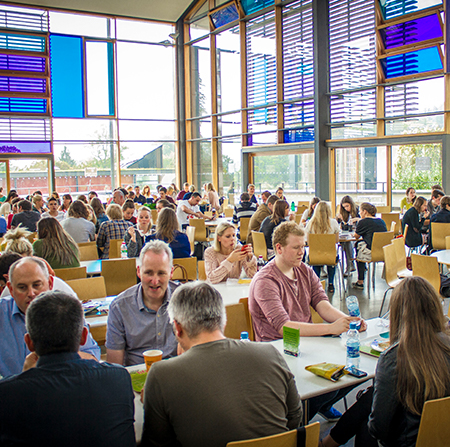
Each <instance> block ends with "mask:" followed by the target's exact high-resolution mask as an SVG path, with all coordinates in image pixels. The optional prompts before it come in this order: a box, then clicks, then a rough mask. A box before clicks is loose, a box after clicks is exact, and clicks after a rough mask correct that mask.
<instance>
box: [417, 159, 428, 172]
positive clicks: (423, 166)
mask: <svg viewBox="0 0 450 447" xmlns="http://www.w3.org/2000/svg"><path fill="white" fill-rule="evenodd" d="M430 169H431V158H430V157H416V171H429V170H430Z"/></svg>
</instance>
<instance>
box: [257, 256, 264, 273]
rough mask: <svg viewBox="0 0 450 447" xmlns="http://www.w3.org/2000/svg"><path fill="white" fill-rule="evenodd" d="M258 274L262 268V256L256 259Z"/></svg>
mask: <svg viewBox="0 0 450 447" xmlns="http://www.w3.org/2000/svg"><path fill="white" fill-rule="evenodd" d="M257 267H258V272H259V271H260V270H261V269H262V268H263V267H264V258H263V257H262V256H259V257H258V264H257Z"/></svg>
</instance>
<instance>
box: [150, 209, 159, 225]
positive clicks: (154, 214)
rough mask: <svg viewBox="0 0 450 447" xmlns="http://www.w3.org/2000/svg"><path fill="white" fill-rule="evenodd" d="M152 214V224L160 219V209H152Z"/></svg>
mask: <svg viewBox="0 0 450 447" xmlns="http://www.w3.org/2000/svg"><path fill="white" fill-rule="evenodd" d="M150 211H151V214H152V224H153V225H156V221H157V220H158V211H157V210H150Z"/></svg>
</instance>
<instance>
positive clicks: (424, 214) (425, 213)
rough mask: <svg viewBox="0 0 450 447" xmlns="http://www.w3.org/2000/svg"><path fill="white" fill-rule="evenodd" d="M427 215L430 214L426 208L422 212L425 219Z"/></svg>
mask: <svg viewBox="0 0 450 447" xmlns="http://www.w3.org/2000/svg"><path fill="white" fill-rule="evenodd" d="M429 215H430V212H429V211H428V210H426V211H425V212H424V213H423V217H425V219H426V218H427V217H428V216H429Z"/></svg>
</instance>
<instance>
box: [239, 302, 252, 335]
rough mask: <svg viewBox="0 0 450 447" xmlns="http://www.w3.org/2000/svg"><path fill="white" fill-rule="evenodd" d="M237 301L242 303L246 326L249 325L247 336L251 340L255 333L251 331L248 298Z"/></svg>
mask: <svg viewBox="0 0 450 447" xmlns="http://www.w3.org/2000/svg"><path fill="white" fill-rule="evenodd" d="M239 302H240V303H242V304H243V305H244V310H245V316H246V317H247V324H248V327H249V331H248V338H249V339H250V340H251V341H255V333H254V332H253V321H252V314H251V313H250V311H249V310H248V298H241V299H240V300H239Z"/></svg>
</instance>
